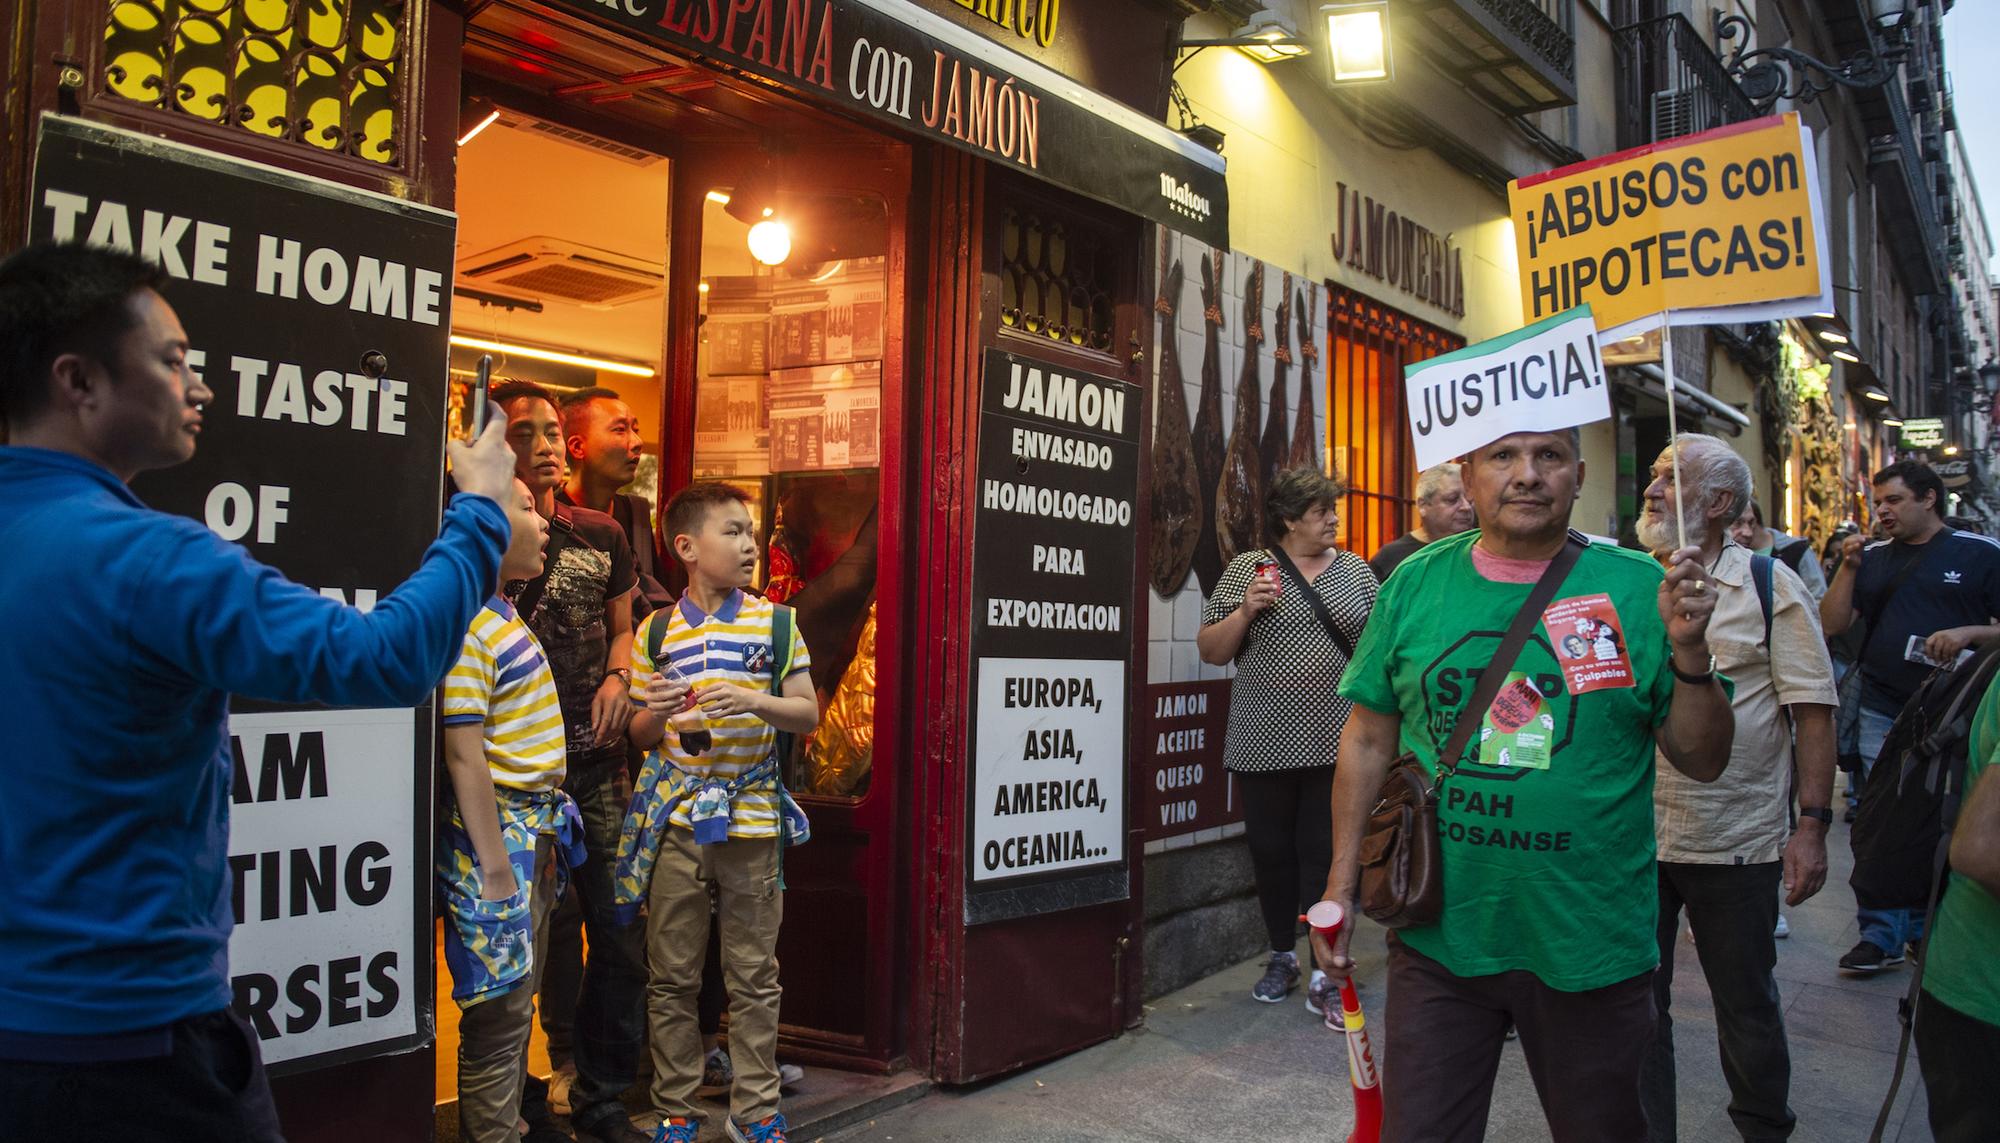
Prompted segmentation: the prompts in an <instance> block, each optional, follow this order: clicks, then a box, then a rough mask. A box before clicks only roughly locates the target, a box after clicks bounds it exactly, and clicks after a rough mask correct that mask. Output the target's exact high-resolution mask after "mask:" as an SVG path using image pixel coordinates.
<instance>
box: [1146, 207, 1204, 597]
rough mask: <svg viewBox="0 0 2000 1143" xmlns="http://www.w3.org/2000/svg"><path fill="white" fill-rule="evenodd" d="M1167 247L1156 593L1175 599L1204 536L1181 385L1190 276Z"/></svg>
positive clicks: (1156, 479) (1160, 306) (1156, 468)
mask: <svg viewBox="0 0 2000 1143" xmlns="http://www.w3.org/2000/svg"><path fill="white" fill-rule="evenodd" d="M1169 253H1170V251H1169V249H1168V246H1167V243H1166V242H1164V241H1162V242H1161V243H1160V264H1161V274H1160V299H1159V301H1158V302H1156V303H1154V308H1155V309H1157V310H1158V311H1159V313H1160V350H1159V352H1160V379H1159V385H1158V389H1157V391H1156V393H1155V394H1154V397H1155V400H1156V401H1157V402H1158V407H1157V410H1156V412H1155V413H1154V420H1153V486H1152V498H1153V504H1152V508H1153V546H1152V561H1153V566H1152V567H1151V569H1149V570H1150V571H1151V576H1150V578H1151V580H1152V583H1153V590H1154V591H1156V592H1158V593H1160V595H1161V597H1162V598H1166V599H1172V598H1173V597H1174V596H1175V595H1177V594H1179V593H1180V590H1181V588H1182V586H1183V585H1185V584H1186V583H1187V577H1188V570H1189V569H1190V568H1191V567H1192V566H1193V565H1194V545H1195V538H1196V537H1197V536H1198V535H1199V534H1200V532H1201V522H1202V508H1201V478H1200V476H1199V475H1198V474H1197V473H1196V472H1195V464H1194V436H1193V434H1192V433H1191V432H1190V431H1189V428H1188V406H1187V390H1186V387H1185V385H1184V384H1183V382H1182V380H1181V353H1180V327H1179V325H1178V324H1177V323H1176V322H1175V313H1176V311H1178V310H1179V308H1180V300H1181V286H1182V285H1183V284H1184V282H1185V280H1186V271H1184V270H1183V269H1182V268H1181V264H1180V262H1179V261H1178V260H1176V261H1175V262H1174V264H1173V268H1172V269H1167V268H1166V262H1167V258H1168V256H1169Z"/></svg>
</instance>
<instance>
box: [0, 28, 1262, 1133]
mask: <svg viewBox="0 0 2000 1143" xmlns="http://www.w3.org/2000/svg"><path fill="white" fill-rule="evenodd" d="M6 8H7V15H8V17H9V19H8V27H9V28H10V29H12V30H13V35H12V37H11V39H10V42H9V49H8V50H9V55H8V58H7V71H6V77H5V91H6V114H7V116H8V123H7V127H8V132H9V137H10V141H11V145H10V146H9V148H8V149H7V152H6V154H5V158H4V162H5V167H4V171H0V176H4V179H5V185H6V190H7V201H9V202H10V203H13V204H16V205H14V206H12V207H10V208H9V209H8V210H7V211H6V212H5V215H4V218H0V227H4V230H0V237H4V239H5V240H6V243H7V245H8V246H9V247H12V246H14V245H18V244H19V243H21V242H23V241H27V240H30V239H36V238H45V237H50V236H55V237H69V238H78V239H86V240H89V241H94V242H102V243H111V244H119V245H126V246H130V247H133V248H137V249H141V250H143V251H144V252H146V253H147V254H149V255H151V256H155V257H158V258H160V259H161V260H162V261H163V263H165V264H166V265H167V266H168V268H169V270H170V271H171V272H172V273H173V274H174V275H175V276H176V277H177V278H178V279H180V280H178V281H176V282H175V283H174V287H173V290H172V292H171V294H170V300H173V301H175V302H176V305H177V307H179V308H180V310H181V312H182V314H183V317H184V319H185V320H186V322H187V324H188V326H189V330H190V335H191V337H192V338H193V340H194V342H195V345H196V348H197V350H199V351H201V353H202V356H203V359H204V364H203V372H204V377H205V379H206V380H207V381H208V383H209V384H210V385H211V387H213V388H214V389H215V390H216V391H217V398H216V402H215V407H217V408H219V409H222V410H226V411H227V412H226V416H227V415H229V414H233V416H234V417H235V418H236V419H237V420H238V421H240V423H239V424H233V425H231V426H218V427H219V428H220V431H216V432H212V433H210V434H208V435H207V436H205V438H204V455H203V457H201V458H200V459H199V460H198V461H197V462H196V466H195V467H194V468H192V469H191V471H190V472H189V473H187V474H181V475H179V476H175V475H172V474H170V475H168V476H166V477H162V478H158V479H156V480H154V481H152V482H151V483H142V484H141V485H139V486H138V488H139V491H140V492H141V493H142V495H145V496H147V497H148V498H149V499H150V500H152V501H153V502H154V503H156V504H159V505H160V506H162V507H165V508H168V509H170V510H177V511H185V512H188V513H190V514H193V515H196V516H198V517H203V518H205V519H206V520H207V522H208V523H209V524H210V525H211V526H212V527H216V528H217V529H218V530H219V531H221V532H222V534H224V535H225V536H228V537H229V538H232V539H241V540H242V542H244V543H245V544H246V545H248V546H249V547H250V548H251V550H252V552H253V553H255V554H257V555H258V556H259V557H260V558H264V559H267V560H270V561H271V562H273V563H276V564H277V565H278V566H279V567H281V568H283V569H284V570H286V571H287V572H288V574H291V575H292V576H293V577H294V578H297V579H300V580H301V581H302V582H308V583H312V584H314V585H315V586H322V585H324V586H322V590H324V591H326V592H329V593H337V594H339V595H341V597H342V598H346V599H349V600H350V601H353V602H356V603H357V604H360V605H363V606H366V605H368V604H370V603H371V602H372V600H373V599H375V598H379V595H380V594H381V593H384V592H386V591H388V590H389V589H391V588H392V587H393V586H394V584H395V582H396V581H397V579H399V578H400V576H401V575H402V574H407V572H408V570H410V569H411V568H412V567H413V566H414V563H415V560H416V556H417V553H419V552H421V550H422V545H423V543H424V541H425V539H426V538H427V536H428V535H430V534H434V530H435V527H436V524H437V511H436V500H437V496H436V492H437V490H438V487H439V484H440V481H441V473H440V471H439V466H440V461H439V459H438V458H439V456H440V455H441V445H442V441H443V439H444V437H445V436H446V434H447V433H449V432H452V431H455V426H456V425H457V424H458V423H459V420H460V417H461V405H462V401H463V392H464V384H463V382H464V377H465V375H466V374H467V373H468V372H469V371H470V368H471V364H472V362H473V361H474V360H476V358H477V357H478V355H479V354H481V353H490V354H493V355H495V356H496V357H497V358H498V359H499V360H500V362H501V366H500V371H501V372H503V373H506V374H508V375H513V376H520V377H525V378H529V379H532V380H537V381H540V382H543V383H545V384H548V385H550V386H552V387H555V388H558V389H564V388H580V387H587V386H592V385H604V386H608V387H611V388H614V389H616V390H617V391H618V392H619V393H620V394H621V395H622V396H624V397H625V398H626V399H627V401H628V403H630V404H631V405H632V406H633V408H634V409H635V411H637V412H638V413H639V414H640V417H641V421H642V431H643V432H644V435H645V436H646V439H647V441H648V453H649V456H648V458H647V463H646V465H645V466H644V467H643V468H642V478H641V481H640V482H639V485H638V487H637V490H638V491H639V492H641V493H642V494H644V495H647V496H648V497H649V498H650V499H653V500H654V501H655V502H656V503H658V502H663V501H664V499H665V497H667V496H670V495H671V494H672V493H673V492H674V491H675V490H676V489H678V488H680V487H682V486H683V485H685V484H686V483H688V482H689V481H691V480H696V479H721V480H728V481H731V482H733V483H736V484H738V485H739V486H740V487H743V488H744V489H745V491H746V492H748V493H749V494H750V495H751V497H752V500H753V505H754V509H755V511H754V514H755V515H756V517H757V519H758V522H759V526H760V529H761V533H762V536H763V539H764V542H765V543H766V545H767V550H766V558H765V561H764V564H763V566H762V568H761V569H760V573H759V575H760V583H762V584H763V586H765V587H767V588H769V589H770V590H772V591H773V592H775V593H781V594H786V595H787V596H788V598H789V599H791V601H792V602H794V603H795V605H796V606H797V607H798V609H799V617H800V618H799V623H800V628H801V630H802V632H803V633H804V634H805V635H806V637H807V639H808V641H809V643H810V645H811V648H812V653H813V659H814V663H815V682H816V683H817V684H818V685H819V689H820V694H821V700H822V707H823V709H825V710H827V711H828V724H827V726H825V727H823V729H822V732H821V734H820V735H818V736H816V737H815V740H814V741H813V742H811V743H807V744H804V745H802V746H801V748H800V750H799V752H798V753H797V754H796V755H795V757H794V758H793V759H791V760H790V762H789V764H788V769H787V774H788V783H789V784H790V785H791V787H792V788H793V789H794V791H795V792H797V793H798V795H799V797H800V800H801V802H802V803H804V805H805V806H806V808H807V811H808V813H809V814H810V815H811V816H812V819H813V825H814V829H813V840H812V841H811V842H810V843H809V844H808V845H806V846H803V847H801V848H798V849H795V850H793V851H792V853H791V854H789V855H788V857H787V866H786V875H787V880H788V882H789V890H788V896H787V908H786V912H787V916H786V923H785V935H784V938H783V943H782V945H781V949H780V955H781V960H782V963H783V965H784V984H785V1009H784V1012H785V1033H784V1035H785V1041H784V1048H783V1052H784V1054H785V1056H786V1058H787V1059H795V1060H799V1061H802V1062H807V1063H811V1064H815V1065H818V1066H828V1067H837V1068H842V1069H848V1070H854V1071H870V1072H880V1073H890V1072H895V1071H899V1070H910V1071H914V1072H917V1073H920V1074H923V1075H926V1076H929V1077H933V1078H936V1079H940V1080H943V1081H948V1082H961V1081H970V1080H974V1079H978V1078H981V1077H985V1076H991V1075H996V1074H1000V1073H1004V1072H1007V1071H1009V1070H1012V1069H1016V1068H1019V1067H1022V1066H1024V1065H1027V1064H1030V1063H1033V1062H1035V1061H1039V1060H1043V1059H1047V1058H1050V1057H1053V1056H1056V1055H1059V1054H1062V1053H1064V1052H1068V1051H1071V1050H1074V1049H1076V1048H1079V1047H1082V1046H1084V1045H1087V1044H1090V1043H1094V1042H1097V1041H1101V1040H1104V1039H1107V1038H1110V1037H1113V1036H1116V1035H1118V1034H1119V1033H1120V1031H1121V1030H1123V1029H1125V1028H1128V1027H1132V1026H1134V1025H1136V1024H1137V1023H1138V1022H1139V1020H1140V1016H1141V1008H1140V996H1141V988H1142V978H1143V965H1142V963H1141V954H1140V950H1141V947H1142V935H1143V934H1142V928H1143V920H1142V910H1141V907H1140V902H1141V899H1142V889H1143V887H1142V885H1141V880H1142V878H1141V870H1142V862H1141V860H1140V858H1141V849H1142V845H1141V841H1140V826H1141V823H1140V821H1139V820H1138V817H1137V811H1136V809H1135V806H1137V805H1138V804H1140V803H1141V802H1143V801H1144V798H1143V797H1142V791H1141V790H1140V789H1139V788H1138V787H1137V786H1136V785H1135V783H1134V778H1133V775H1134V773H1136V772H1137V771H1138V769H1139V768H1140V756H1141V755H1142V754H1144V753H1145V750H1144V749H1143V741H1142V739H1143V734H1144V730H1145V727H1144V725H1143V724H1144V722H1145V713H1144V711H1143V710H1142V709H1141V708H1142V705H1143V704H1142V702H1141V701H1140V699H1139V696H1140V695H1141V694H1142V693H1143V686H1144V679H1145V676H1144V674H1143V669H1144V668H1143V661H1142V657H1143V654H1144V648H1145V647H1146V644H1147V613H1148V608H1147V606H1146V603H1147V601H1146V596H1145V592H1146V578H1145V570H1144V569H1145V566H1146V541H1145V537H1146V536H1147V535H1148V521H1147V509H1146V496H1145V495H1144V494H1143V492H1142V491H1141V490H1142V489H1144V488H1146V487H1147V484H1148V457H1147V448H1146V445H1147V443H1148V442H1149V440H1150V431H1149V430H1148V429H1146V428H1144V426H1148V425H1150V424H1151V417H1152V411H1151V404H1152V401H1151V393H1150V385H1151V382H1150V380H1149V378H1150V377H1151V374H1152V367H1151V363H1150V358H1151V354H1152V352H1153V342H1154V339H1155V333H1156V331H1155V322H1154V320H1153V317H1154V310H1153V297H1154V293H1155V289H1156V287H1155V284H1154V282H1153V280H1152V273H1153V271H1152V269H1151V262H1152V260H1153V258H1154V256H1155V253H1156V242H1157V239H1156V235H1157V233H1158V229H1159V227H1160V226H1161V225H1165V226H1168V227H1171V228H1173V229H1174V230H1176V231H1179V232H1183V233H1187V234H1190V235H1195V236H1197V237H1200V238H1201V239H1202V240H1203V241H1206V242H1209V243H1211V244H1212V245H1214V246H1218V247H1223V246H1226V245H1227V203H1226V197H1227V196H1226V190H1225V187H1224V182H1223V175H1222V163H1221V160H1220V158H1219V156H1217V155H1214V154H1212V153H1209V152H1205V151H1203V150H1201V149H1200V148H1198V147H1195V146H1193V145H1192V144H1190V143H1188V142H1187V141H1186V140H1185V139H1182V138H1181V137H1180V136H1178V135H1176V134H1175V133H1173V132H1172V131H1170V130H1169V129H1168V128H1167V127H1166V126H1165V125H1164V124H1163V123H1162V122H1161V115H1162V113H1163V112H1164V111H1165V109H1166V105H1167V90H1168V84H1169V81H1170V75H1171V67H1172V58H1173V54H1174V44H1175V42H1176V41H1177V39H1178V36H1179V30H1180V22H1181V20H1182V19H1183V18H1184V16H1185V15H1186V14H1187V12H1188V9H1185V8H1181V7H1178V6H1176V0H1104V2H1103V3H1099V4H1095V5H1092V6H1088V7H1086V6H1075V7H1068V6H1062V5H1060V4H1059V3H1058V2H1057V0H1000V2H999V3H995V4H992V5H988V4H986V3H985V2H984V0H980V2H979V3H978V4H977V5H974V4H973V3H972V0H966V3H964V4H961V3H957V2H954V0H928V2H927V3H924V4H922V5H921V6H920V5H918V4H915V3H911V2H910V0H694V2H692V3H691V2H690V0H466V2H463V3H444V2H438V0H331V2H330V3H327V4H322V5H317V6H315V5H311V4H305V3H300V2H298V0H213V2H212V3H211V2H210V0H108V2H107V3H97V4H85V3H80V2H75V0H6ZM774 222H775V223H779V224H782V227H783V230H784V235H783V237H784V242H783V243H782V245H783V246H784V247H785V249H783V250H778V249H775V248H774V247H773V245H772V233H771V231H770V228H769V227H766V226H761V225H760V224H766V223H774ZM760 235H761V236H762V238H761V240H760ZM772 255H776V258H775V259H773V258H772V257H771V256H772ZM277 328H284V329H286V330H288V331H290V332H289V334H288V338H289V340H287V341H285V342H284V343H283V344H279V343H278V342H276V341H271V342H257V341H256V339H257V338H258V337H263V336H274V335H269V331H270V330H272V329H277ZM392 347H393V348H392ZM371 402H372V403H371ZM211 419H214V418H211ZM364 447H365V448H366V449H370V450H375V451H373V452H369V453H367V454H366V455H367V456H368V457H369V458H370V459H369V460H368V462H367V463H365V464H354V463H349V462H347V458H351V457H353V456H356V455H360V454H357V453H352V452H350V451H349V450H353V449H362V448H364ZM356 504H361V505H366V506H369V507H364V508H359V509H357V507H356ZM379 505H389V506H390V507H389V508H388V509H387V510H382V511H378V510H377V508H376V507H374V506H379ZM357 528H364V529H373V531H370V532H367V533H365V534H368V535H370V536H371V537H372V538H373V540H374V541H375V542H374V543H373V544H372V545H370V546H373V547H378V548H380V549H381V552H383V553H387V555H383V556H382V557H381V558H379V559H375V560H373V562H370V560H369V559H368V558H364V557H361V556H356V555H354V554H353V549H354V548H355V547H356V546H357V545H355V544H354V542H353V539H354V536H355V534H356V533H355V530H356V529H357ZM378 715H379V716H380V717H376V716H378ZM364 716H366V717H364ZM431 720H432V713H431V711H430V710H429V709H428V708H419V709H418V710H416V711H408V712H359V713H357V712H322V711H310V710H307V711H273V710H270V709H266V708H253V707H251V706H250V705H249V704H244V705H242V706H240V707H239V708H238V709H237V710H236V711H235V715H234V720H233V727H232V729H233V730H234V732H235V733H236V735H237V738H238V769H237V786H238V789H237V791H236V795H235V800H236V806H235V814H236V825H235V827H234V828H235V836H233V837H232V855H233V857H234V858H237V859H238V860H235V861H233V864H235V865H236V866H237V873H238V884H237V894H236V896H237V908H238V914H239V927H238V930H237V935H236V938H235V941H234V942H233V944H232V962H233V968H232V971H233V972H235V973H236V975H237V980H236V984H237V996H238V1001H239V1004H242V1005H248V1006H250V1007H252V1008H254V1009H255V1010H256V1012H257V1015H258V1019H256V1020H253V1023H256V1024H257V1026H258V1028H259V1030H260V1033H261V1034H262V1035H263V1036H264V1050H265V1052H266V1055H267V1058H269V1059H271V1060H272V1061H274V1063H273V1071H274V1075H275V1076H276V1077H277V1078H276V1080H275V1083H276V1088H277V1091H278V1095H279V1100H280V1105H281V1108H282V1110H283V1112H284V1115H285V1118H286V1123H287V1128H288V1130H289V1131H290V1133H291V1136H292V1138H294V1139H297V1140H314V1139H321V1138H325V1139H332V1138H336V1137H351V1135H352V1134H353V1133H354V1132H355V1131H356V1130H358V1129H363V1128H365V1129H366V1130H368V1131H369V1132H370V1133H371V1134H372V1135H374V1136H377V1137H381V1138H385V1139H398V1140H400V1139H420V1138H427V1137H428V1134H429V1132H430V1125H431V1119H432V1111H433V1106H434V1103H435V1101H436V1099H437V1098H438V1097H439V1095H440V1092H439V1090H438V1088H439V1085H438V1083H437V1082H436V1077H437V1076H438V1075H439V1074H440V1069H439V1067H438V1064H437V1061H436V1058H435V1056H436V1053H437V1051H438V1049H437V1040H438V1036H439V1035H440V1029H441V1028H442V1027H443V1026H445V1025H448V1024H449V1022H450V1017H451V1013H450V1012H449V1011H448V1010H447V1009H448V1008H449V1005H450V1001H449V999H448V985H447V986H446V987H445V988H443V989H440V987H439V980H440V978H441V977H443V975H444V974H443V973H442V971H441V970H440V969H439V968H438V967H437V966H436V964H435V963H434V939H433V933H434V929H433V925H434V923H435V922H434V918H433V916H432V913H431V911H430V901H429V890H428V865H429V836H430V835H429V828H430V827H429V813H430V806H431V804H432V799H433V797H434V786H435V780H436V762H435V748H434V742H433V737H432V734H431V730H432V721H431ZM385 728H386V729H385ZM365 759H373V760H374V761H373V763H372V764H373V765H376V766H377V767H378V768H383V769H384V774H383V776H382V777H381V778H380V780H376V779H375V778H370V779H369V781H368V782H367V783H362V785H365V786H366V789H362V790H356V789H354V786H355V785H357V783H353V782H348V781H345V780H344V778H345V776H347V775H351V774H355V773H360V772H361V771H359V770H357V769H352V768H350V767H360V766H362V765H364V764H371V763H366V762H365V761H364V760H365ZM384 759H387V761H386V762H385V761H384ZM350 760H352V761H350ZM322 779H323V781H322ZM1147 780H1148V781H1150V780H1151V772H1150V770H1148V771H1147ZM322 787H324V788H322ZM369 798H372V799H373V801H370V800H369ZM286 815H291V816H286ZM385 823H386V824H385ZM364 835H365V836H364ZM239 849H240V850H241V853H240V854H239V853H238V851H239ZM371 942H372V943H371ZM439 997H444V1000H443V1002H442V1003H441V1004H440V1003H439ZM447 1070H448V1069H447ZM444 1094H445V1095H447V1096H448V1094H449V1092H448V1091H446V1092H445V1093H444Z"/></svg>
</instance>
